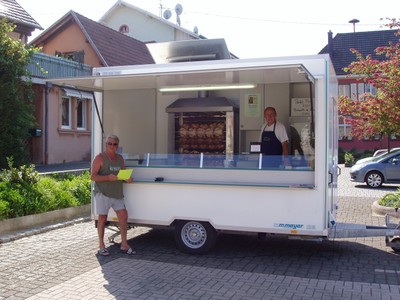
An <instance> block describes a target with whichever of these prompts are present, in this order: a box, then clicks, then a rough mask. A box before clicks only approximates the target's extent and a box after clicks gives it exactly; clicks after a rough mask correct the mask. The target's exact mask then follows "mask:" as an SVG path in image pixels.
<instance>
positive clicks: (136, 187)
mask: <svg viewBox="0 0 400 300" xmlns="http://www.w3.org/2000/svg"><path fill="white" fill-rule="evenodd" d="M52 81H53V83H55V84H60V85H61V84H69V85H73V86H76V87H77V88H80V89H83V90H91V91H94V92H95V100H94V101H95V102H94V106H95V108H96V109H93V118H92V119H93V124H92V132H93V134H92V155H93V156H94V155H96V154H97V153H99V152H101V151H103V149H104V137H105V136H106V135H107V134H116V135H118V136H119V138H120V149H119V151H120V152H121V153H122V155H123V156H124V158H125V159H126V162H127V167H128V168H133V169H134V172H133V177H134V180H135V182H134V183H133V184H125V185H124V194H125V200H126V206H127V210H128V214H129V219H128V222H129V224H130V225H131V226H135V225H145V226H150V227H155V226H157V227H158V226H162V227H167V228H172V229H174V230H175V238H176V242H177V244H178V246H179V248H180V249H182V250H183V251H186V252H189V253H204V252H206V251H208V250H210V249H211V248H212V247H213V246H214V244H215V241H216V238H217V234H218V232H221V231H229V232H235V233H254V234H257V233H267V234H280V235H285V236H288V237H293V238H311V239H318V240H320V239H325V238H331V237H333V236H334V232H335V228H336V226H337V224H336V220H335V215H336V209H337V176H338V175H339V173H340V170H339V168H338V157H337V150H338V124H337V122H338V115H337V91H338V87H337V80H336V77H335V73H334V70H333V67H332V64H331V62H330V59H329V56H326V55H313V56H302V57H282V58H260V59H224V60H209V61H201V62H179V63H170V64H154V65H138V66H124V67H105V68H95V69H94V70H93V76H91V77H85V78H73V79H72V78H71V79H60V80H52ZM204 91H206V94H200V92H204ZM221 99H223V100H221ZM176 101H178V102H176ZM267 106H273V107H275V108H276V110H277V112H278V120H279V121H280V122H282V123H283V124H284V125H285V126H286V128H287V131H288V133H289V145H290V153H291V155H290V156H289V157H287V158H286V163H285V164H282V165H279V166H278V167H272V166H271V167H269V166H268V164H262V161H263V160H264V157H262V155H261V154H259V153H253V151H251V150H252V149H251V148H250V146H251V145H252V144H254V143H255V142H257V141H258V136H259V132H260V129H261V126H262V124H263V122H264V120H263V109H264V108H265V107H267ZM269 159H271V160H273V159H274V157H269ZM94 207H95V206H94V205H93V204H92V208H93V210H92V217H93V219H96V218H97V215H96V211H95V210H94ZM109 220H110V221H116V216H115V214H114V212H112V211H111V212H110V214H109ZM391 234H393V235H395V234H394V232H393V231H391Z"/></svg>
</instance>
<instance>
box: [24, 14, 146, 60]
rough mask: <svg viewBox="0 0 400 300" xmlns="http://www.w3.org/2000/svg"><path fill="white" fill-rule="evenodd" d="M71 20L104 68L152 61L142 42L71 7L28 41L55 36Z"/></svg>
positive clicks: (37, 43)
mask: <svg viewBox="0 0 400 300" xmlns="http://www.w3.org/2000/svg"><path fill="white" fill-rule="evenodd" d="M71 22H75V23H76V24H77V25H78V26H79V27H80V29H81V30H82V33H83V34H84V35H85V37H86V39H87V41H88V42H89V44H90V45H91V46H92V48H93V50H94V51H95V52H96V53H97V55H98V57H99V60H100V61H101V62H102V64H103V66H105V67H107V66H124V65H142V64H153V63H154V60H153V58H152V56H151V55H150V53H149V50H148V49H147V47H146V44H145V43H143V42H141V41H139V40H136V39H134V38H132V37H130V36H127V35H125V34H123V33H120V32H118V31H116V30H114V29H111V28H109V27H106V26H104V25H102V24H100V23H98V22H95V21H93V20H90V19H89V18H87V17H85V16H82V15H80V14H78V13H76V12H74V11H72V10H71V11H69V12H68V13H67V14H66V15H64V16H63V17H62V18H61V19H60V20H58V21H57V22H55V23H54V24H53V25H52V26H50V28H48V29H46V30H45V31H44V32H43V33H42V34H40V35H39V36H38V37H37V38H35V39H34V40H33V41H32V42H30V44H31V45H35V46H42V45H43V44H45V43H46V41H47V40H49V39H52V38H54V37H55V36H57V34H58V33H59V32H60V31H62V30H64V27H67V26H70V24H71Z"/></svg>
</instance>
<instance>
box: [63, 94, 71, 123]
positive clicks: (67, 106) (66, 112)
mask: <svg viewBox="0 0 400 300" xmlns="http://www.w3.org/2000/svg"><path fill="white" fill-rule="evenodd" d="M61 127H63V128H71V98H67V97H62V103H61Z"/></svg>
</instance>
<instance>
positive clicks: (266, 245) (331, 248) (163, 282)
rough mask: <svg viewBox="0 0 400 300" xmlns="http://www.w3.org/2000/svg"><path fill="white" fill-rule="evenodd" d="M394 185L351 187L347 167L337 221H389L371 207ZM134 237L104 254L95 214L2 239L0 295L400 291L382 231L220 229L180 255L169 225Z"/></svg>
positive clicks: (381, 294)
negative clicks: (209, 247) (314, 235)
mask: <svg viewBox="0 0 400 300" xmlns="http://www.w3.org/2000/svg"><path fill="white" fill-rule="evenodd" d="M396 190H397V186H395V185H389V186H383V187H382V188H380V189H377V190H371V189H368V188H366V187H365V186H363V185H359V184H357V185H356V184H353V183H351V182H350V180H349V176H348V168H347V169H346V168H344V169H342V175H341V176H340V177H339V190H338V194H339V199H338V205H339V212H338V215H337V220H338V221H340V222H354V223H360V224H371V225H383V224H385V220H384V218H382V217H377V216H373V215H372V214H371V208H370V204H372V203H373V201H375V200H376V199H378V198H379V197H381V196H382V195H384V194H385V193H387V192H391V191H396ZM111 234H113V232H111V231H108V230H107V231H106V238H107V237H108V236H110V235H111ZM128 235H129V236H128V237H129V242H130V244H131V245H133V246H135V248H137V249H138V254H137V255H134V256H126V255H123V254H120V253H119V251H118V245H110V247H109V249H110V252H111V254H112V255H111V256H110V257H98V256H97V255H96V252H97V232H96V230H95V228H94V224H93V222H92V221H90V220H79V221H77V222H72V223H69V224H67V225H65V224H63V225H60V226H52V227H51V228H47V230H37V229H35V230H31V231H30V232H29V233H19V234H18V235H16V236H10V235H9V236H7V237H6V238H4V237H0V239H1V241H2V243H1V244H0V257H1V258H2V259H1V260H0V274H2V281H1V283H0V299H1V300H5V299H7V300H10V299H18V300H19V299H40V300H42V299H96V300H97V299H100V300H101V299H118V300H122V299H213V300H215V299H279V300H281V299H399V298H400V256H399V255H398V254H394V253H393V252H392V250H391V249H390V248H388V247H386V245H385V241H384V238H382V237H361V238H348V239H335V240H334V241H324V242H322V243H315V242H309V241H292V240H291V241H289V240H287V239H282V238H280V237H273V238H269V239H267V240H265V241H260V240H257V238H256V237H255V236H236V235H229V234H222V235H220V236H219V239H218V243H217V246H216V248H215V249H214V251H213V252H212V253H210V254H206V255H201V256H195V255H187V254H183V253H181V252H179V251H178V250H177V248H176V246H175V244H174V241H173V233H172V232H169V231H165V230H150V229H148V228H144V227H138V228H135V229H133V230H130V231H129V234H128ZM116 241H118V238H117V239H116Z"/></svg>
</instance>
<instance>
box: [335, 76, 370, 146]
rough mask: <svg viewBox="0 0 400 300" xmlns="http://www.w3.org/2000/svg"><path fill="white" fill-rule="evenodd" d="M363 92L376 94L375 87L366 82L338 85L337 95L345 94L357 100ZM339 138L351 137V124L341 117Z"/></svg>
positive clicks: (349, 138)
mask: <svg viewBox="0 0 400 300" xmlns="http://www.w3.org/2000/svg"><path fill="white" fill-rule="evenodd" d="M363 93H371V94H372V95H376V89H375V87H374V86H372V85H371V84H366V83H348V84H340V85H339V96H347V97H349V98H350V99H353V100H357V99H359V98H360V96H361V95H362V94H363ZM339 139H340V140H351V139H352V135H351V125H349V124H346V122H345V121H344V118H343V117H339ZM368 139H369V138H368Z"/></svg>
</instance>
